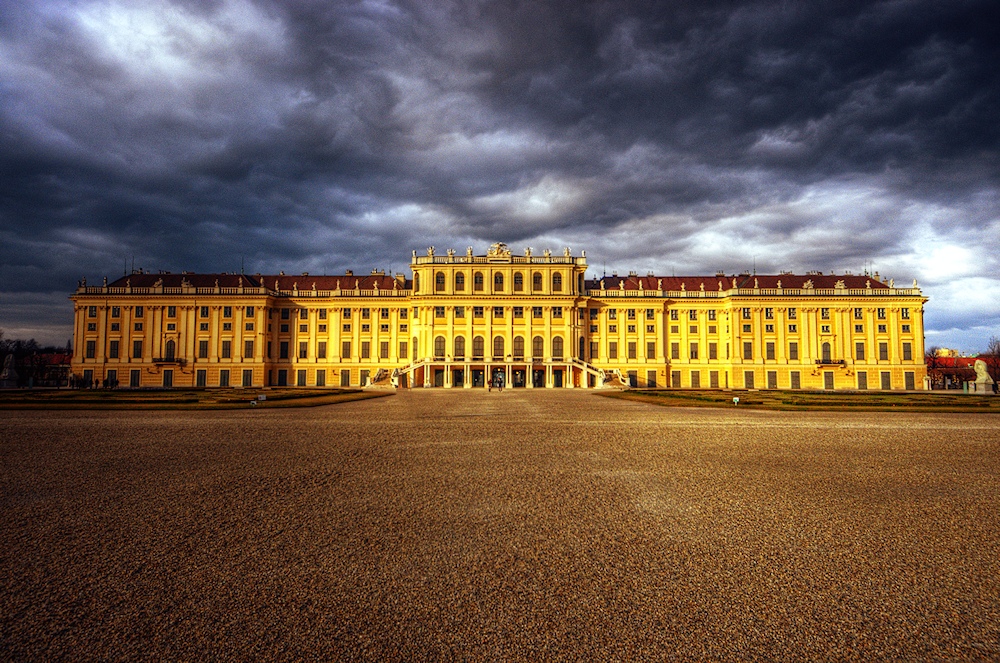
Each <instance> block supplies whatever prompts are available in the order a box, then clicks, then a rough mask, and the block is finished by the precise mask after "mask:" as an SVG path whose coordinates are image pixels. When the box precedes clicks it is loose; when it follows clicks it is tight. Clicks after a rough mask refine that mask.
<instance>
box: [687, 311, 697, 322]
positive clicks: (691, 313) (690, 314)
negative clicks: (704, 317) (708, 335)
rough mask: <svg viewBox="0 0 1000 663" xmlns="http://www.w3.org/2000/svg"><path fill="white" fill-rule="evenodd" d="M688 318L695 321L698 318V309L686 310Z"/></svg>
mask: <svg viewBox="0 0 1000 663" xmlns="http://www.w3.org/2000/svg"><path fill="white" fill-rule="evenodd" d="M688 320H691V321H697V320H698V311H695V310H691V311H688Z"/></svg>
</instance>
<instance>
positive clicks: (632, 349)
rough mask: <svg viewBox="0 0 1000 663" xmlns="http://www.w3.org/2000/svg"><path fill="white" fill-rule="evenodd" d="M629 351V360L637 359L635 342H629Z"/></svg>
mask: <svg viewBox="0 0 1000 663" xmlns="http://www.w3.org/2000/svg"><path fill="white" fill-rule="evenodd" d="M627 351H628V358H629V359H635V358H636V348H635V341H629V342H628V350H627Z"/></svg>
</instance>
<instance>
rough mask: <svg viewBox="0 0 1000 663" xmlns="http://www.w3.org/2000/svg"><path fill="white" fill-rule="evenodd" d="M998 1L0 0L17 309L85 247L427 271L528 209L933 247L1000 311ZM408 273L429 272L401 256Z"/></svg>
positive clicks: (89, 252)
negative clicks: (429, 256) (432, 250)
mask: <svg viewBox="0 0 1000 663" xmlns="http://www.w3.org/2000/svg"><path fill="white" fill-rule="evenodd" d="M998 62H1000V5H998V4H997V3H996V2H995V0H987V1H984V2H963V1H961V0H946V1H942V0H920V1H912V2H910V1H899V2H882V3H871V2H865V3H852V2H844V1H837V2H820V1H816V2H813V1H810V2H802V3H793V2H760V3H749V2H733V3H728V2H710V1H706V0H698V1H693V2H686V1H674V2H641V1H635V0H629V1H609V2H596V3H585V2H580V1H578V0H568V1H565V2H543V1H541V0H527V1H524V2H496V1H493V0H483V1H481V2H471V1H470V2H463V1H453V2H447V1H441V0H433V1H432V0H419V1H418V0H414V1H413V2H395V1H384V2H381V1H367V2H341V1H338V0H314V1H311V2H299V1H297V0H258V1H251V0H219V1H212V0H191V1H176V2H165V1H157V0H145V1H143V2H136V1H135V0H100V1H86V0H80V1H76V2H72V1H69V2H63V1H60V0H26V1H23V2H0V329H3V330H4V331H5V333H6V334H7V336H8V337H11V336H14V337H24V338H27V337H32V336H33V337H35V338H37V339H38V340H39V341H42V342H51V343H59V344H62V343H65V341H66V339H68V338H69V336H70V334H71V331H72V309H71V305H70V303H69V302H68V300H67V299H66V297H67V296H68V295H69V294H70V293H71V291H72V290H73V289H74V288H75V287H76V282H77V280H79V279H80V278H81V277H84V276H85V277H87V279H88V282H89V283H92V284H93V283H98V284H99V283H100V281H101V279H102V277H103V276H105V275H107V276H108V277H109V279H113V278H116V277H118V276H120V275H121V274H122V273H123V270H124V269H125V267H126V265H127V266H128V267H129V268H130V267H131V266H132V261H133V257H134V261H135V262H134V264H135V266H136V267H143V268H145V269H148V270H154V271H155V270H160V269H163V270H170V271H180V270H189V271H209V272H213V271H239V270H240V267H241V262H242V264H243V265H244V267H245V270H246V271H247V272H265V273H267V272H271V273H275V272H277V271H279V270H284V271H286V272H288V273H297V272H302V271H309V272H313V273H338V272H342V271H343V270H344V269H354V270H355V271H360V270H364V271H368V270H370V269H372V268H376V267H377V268H383V269H389V270H392V271H404V270H406V266H407V264H408V262H409V256H410V252H411V251H412V250H413V249H417V250H419V251H421V252H422V251H424V250H426V247H427V246H430V245H434V246H435V247H437V249H438V250H439V251H444V250H445V249H447V248H449V247H454V248H456V249H457V250H459V251H460V252H464V249H465V247H467V246H473V247H474V248H475V250H476V252H477V253H482V252H485V250H486V248H487V247H488V245H489V244H490V243H492V242H496V241H503V242H506V243H508V244H509V245H510V246H511V248H512V249H513V250H514V251H516V252H520V251H521V250H522V249H523V248H524V247H525V246H531V247H533V248H534V249H535V250H537V251H540V250H542V249H544V248H551V249H553V250H555V251H559V250H561V249H562V247H564V246H570V247H572V249H573V251H574V253H578V252H579V251H580V250H581V249H582V250H586V251H587V257H588V261H589V262H590V265H591V270H590V273H589V276H590V277H594V276H599V275H600V274H601V273H602V272H603V271H604V270H605V269H606V270H607V272H608V273H610V272H611V271H612V270H617V271H621V272H627V271H628V270H633V269H634V270H637V271H639V272H640V273H645V272H646V271H649V270H653V271H655V272H657V273H659V274H667V275H669V274H678V275H681V274H705V273H714V272H715V271H717V270H724V271H726V272H727V273H730V272H738V271H740V270H744V269H753V268H754V267H756V270H757V271H758V272H760V273H775V272H777V271H779V270H793V271H796V272H804V271H806V270H823V271H824V272H829V271H831V270H835V271H836V272H838V273H843V272H845V271H852V272H854V273H860V272H863V271H864V270H865V269H869V270H871V271H876V270H877V271H879V272H880V273H881V274H882V275H884V276H888V277H891V278H894V279H895V281H896V284H897V285H909V284H910V283H911V282H912V280H913V279H917V280H918V283H919V285H920V287H922V288H923V289H924V292H925V294H926V295H927V296H929V297H930V302H929V303H928V305H927V307H926V333H927V343H928V345H945V346H950V347H957V348H959V349H963V350H968V351H974V350H979V349H983V348H985V345H986V341H987V339H988V338H989V337H990V336H991V335H1000V160H998V144H1000V140H998V139H1000V66H998V64H997V63H998ZM406 271H407V275H409V272H408V270H406Z"/></svg>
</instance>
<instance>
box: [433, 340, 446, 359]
mask: <svg viewBox="0 0 1000 663" xmlns="http://www.w3.org/2000/svg"><path fill="white" fill-rule="evenodd" d="M434 358H435V359H444V336H438V337H436V338H435V339H434Z"/></svg>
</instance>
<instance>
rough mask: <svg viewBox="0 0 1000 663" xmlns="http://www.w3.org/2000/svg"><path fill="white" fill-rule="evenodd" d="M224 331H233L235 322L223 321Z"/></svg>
mask: <svg viewBox="0 0 1000 663" xmlns="http://www.w3.org/2000/svg"><path fill="white" fill-rule="evenodd" d="M222 331H233V323H231V322H223V323H222Z"/></svg>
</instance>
